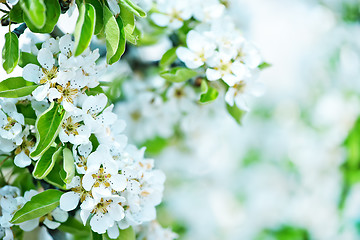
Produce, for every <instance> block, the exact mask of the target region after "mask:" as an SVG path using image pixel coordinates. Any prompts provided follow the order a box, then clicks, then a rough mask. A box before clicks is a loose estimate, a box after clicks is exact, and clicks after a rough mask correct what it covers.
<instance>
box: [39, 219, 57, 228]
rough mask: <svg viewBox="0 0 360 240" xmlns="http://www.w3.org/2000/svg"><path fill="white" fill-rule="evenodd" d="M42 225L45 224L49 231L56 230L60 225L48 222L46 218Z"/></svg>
mask: <svg viewBox="0 0 360 240" xmlns="http://www.w3.org/2000/svg"><path fill="white" fill-rule="evenodd" d="M43 223H44V224H45V226H47V227H48V228H50V229H56V228H58V227H59V226H60V223H58V222H54V221H50V220H49V219H48V218H45V220H44V222H43Z"/></svg>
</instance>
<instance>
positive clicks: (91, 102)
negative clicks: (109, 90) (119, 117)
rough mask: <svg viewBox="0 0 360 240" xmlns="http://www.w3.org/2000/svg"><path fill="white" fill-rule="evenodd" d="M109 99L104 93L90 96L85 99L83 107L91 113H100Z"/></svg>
mask: <svg viewBox="0 0 360 240" xmlns="http://www.w3.org/2000/svg"><path fill="white" fill-rule="evenodd" d="M107 101H108V99H107V97H106V95H105V94H103V93H101V94H99V95H96V96H89V97H88V98H87V99H86V100H85V102H84V104H83V106H82V108H83V110H85V111H86V112H88V113H89V114H98V113H100V112H101V111H102V110H103V109H104V108H105V106H106V104H107Z"/></svg>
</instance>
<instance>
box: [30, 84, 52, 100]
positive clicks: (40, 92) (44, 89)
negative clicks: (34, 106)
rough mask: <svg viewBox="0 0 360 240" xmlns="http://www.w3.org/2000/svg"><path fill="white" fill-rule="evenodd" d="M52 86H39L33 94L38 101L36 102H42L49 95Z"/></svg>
mask: <svg viewBox="0 0 360 240" xmlns="http://www.w3.org/2000/svg"><path fill="white" fill-rule="evenodd" d="M49 87H50V84H45V85H41V86H38V87H37V88H36V89H35V90H34V91H33V92H32V95H33V96H34V98H35V99H36V101H42V100H44V98H45V97H46V96H47V94H48V90H49Z"/></svg>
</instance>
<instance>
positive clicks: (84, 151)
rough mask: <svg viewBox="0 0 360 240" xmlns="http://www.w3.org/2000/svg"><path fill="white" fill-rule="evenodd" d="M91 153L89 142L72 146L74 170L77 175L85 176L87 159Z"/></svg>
mask: <svg viewBox="0 0 360 240" xmlns="http://www.w3.org/2000/svg"><path fill="white" fill-rule="evenodd" d="M91 151H92V143H91V142H90V141H89V142H88V143H84V144H80V145H74V146H73V154H74V159H75V163H76V170H77V172H78V173H80V174H85V172H86V170H87V166H86V163H87V159H88V157H89V155H90V153H91Z"/></svg>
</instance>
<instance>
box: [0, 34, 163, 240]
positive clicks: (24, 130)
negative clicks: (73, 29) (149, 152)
mask: <svg viewBox="0 0 360 240" xmlns="http://www.w3.org/2000/svg"><path fill="white" fill-rule="evenodd" d="M73 48H74V42H73V41H72V40H71V36H70V35H65V36H63V37H61V38H59V39H53V38H50V39H48V40H47V41H45V42H44V43H43V44H42V47H41V48H40V49H39V50H38V53H37V61H38V63H39V64H38V65H37V64H32V63H30V64H27V65H26V66H25V67H24V69H23V78H24V79H25V80H27V81H30V82H33V83H35V84H36V85H38V86H37V87H36V89H35V90H34V91H33V92H32V96H29V97H23V98H17V99H16V98H14V99H13V100H11V101H10V100H4V99H1V102H0V118H1V119H0V141H1V143H2V144H1V150H2V151H3V152H4V153H5V154H9V155H8V156H9V157H10V156H12V154H14V155H15V158H14V162H15V164H16V165H17V166H18V167H22V168H24V167H26V166H29V165H30V164H31V163H33V161H32V160H35V161H40V160H38V158H31V153H32V152H33V151H34V148H36V145H35V140H36V141H39V139H38V136H37V137H36V139H35V131H36V130H38V129H36V128H37V126H36V125H35V128H34V123H27V122H26V121H25V117H24V115H23V114H21V113H19V112H21V111H18V109H21V106H22V105H24V106H25V107H27V108H32V109H33V111H34V112H33V114H34V115H36V116H37V115H39V116H40V115H42V114H45V113H46V111H45V110H46V109H47V107H49V103H51V102H54V104H56V105H57V106H59V107H60V111H64V112H65V113H64V114H65V116H64V119H63V121H62V122H61V124H60V125H59V128H58V139H55V142H54V143H55V145H57V149H60V150H61V149H62V148H67V149H68V150H69V149H71V150H70V152H72V154H71V155H72V158H73V159H74V163H73V164H74V169H76V172H75V173H74V177H72V178H71V179H69V180H68V181H67V180H64V179H63V181H64V182H65V183H66V187H65V188H64V190H65V189H66V190H68V191H67V192H65V193H64V194H63V195H62V196H61V198H60V207H58V208H56V209H55V210H53V211H52V212H50V213H49V214H48V215H46V216H44V217H41V218H35V219H32V220H29V221H25V222H23V223H20V224H19V227H20V228H21V229H22V230H24V231H32V230H33V229H34V228H36V227H37V226H38V225H39V222H41V223H42V224H43V225H45V226H46V227H47V228H49V229H56V228H57V227H58V226H59V225H60V224H61V223H62V222H65V221H66V219H67V218H68V213H67V212H68V211H72V210H74V209H80V218H81V220H82V221H83V224H84V225H86V224H87V222H88V220H89V222H90V226H91V229H92V230H93V231H94V232H97V233H99V234H104V233H106V232H107V234H108V236H109V237H110V238H112V239H115V238H117V237H118V235H119V229H126V228H128V227H130V226H138V225H140V224H142V223H144V222H149V221H152V220H154V219H155V218H156V210H155V206H157V205H158V204H160V202H161V199H162V192H163V188H164V181H165V175H164V174H163V173H162V172H161V171H159V170H154V169H153V168H154V161H153V160H152V159H147V158H145V157H144V152H145V148H142V149H140V150H139V149H137V148H136V147H135V146H132V145H128V144H127V137H126V136H125V135H124V134H123V130H124V129H125V125H126V124H125V122H124V121H123V120H121V119H118V117H117V115H116V114H114V113H113V112H112V110H113V105H111V104H109V100H108V98H107V96H106V95H105V94H104V93H103V92H101V91H100V92H97V93H94V94H89V92H90V89H91V88H94V87H96V86H98V84H99V82H98V76H99V72H100V71H101V70H102V68H101V67H99V66H98V65H97V64H96V63H95V61H96V60H97V59H98V57H99V53H98V50H95V51H90V50H87V51H85V52H84V53H83V54H82V55H80V56H74V54H73V51H74V50H73ZM36 85H35V86H36ZM50 108H51V107H50ZM36 116H35V117H36ZM34 145H35V146H34ZM45 180H46V179H45ZM46 181H47V180H46ZM50 183H51V182H50ZM3 192H4V193H0V195H2V196H5V197H3V199H2V200H1V201H2V202H5V201H6V203H4V204H5V205H4V206H5V207H3V208H2V211H1V212H2V214H3V215H2V217H1V219H2V221H1V223H2V224H1V226H2V230H1V233H4V234H6V236H12V234H11V230H10V227H11V226H12V224H11V223H10V220H11V219H12V217H13V215H14V213H15V212H16V211H17V210H18V209H20V208H21V207H22V206H23V204H24V203H25V202H27V201H29V200H30V199H31V197H32V196H33V195H34V194H37V191H35V190H32V191H30V192H29V193H28V192H27V193H25V197H19V190H18V189H15V190H14V189H8V190H6V189H5V190H3ZM8 195H9V196H8ZM79 203H80V204H79ZM78 206H79V208H78ZM8 239H12V237H9V238H8Z"/></svg>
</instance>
